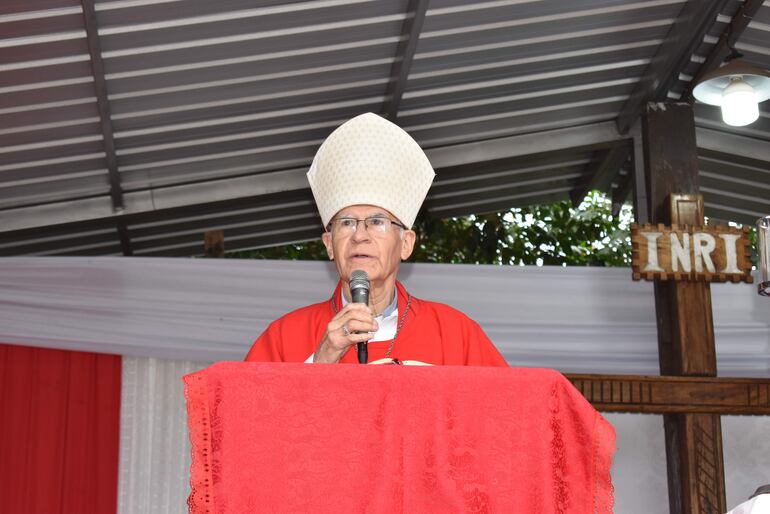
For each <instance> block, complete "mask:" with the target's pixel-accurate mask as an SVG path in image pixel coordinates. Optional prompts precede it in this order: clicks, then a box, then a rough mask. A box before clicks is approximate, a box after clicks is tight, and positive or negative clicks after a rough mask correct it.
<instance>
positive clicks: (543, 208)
mask: <svg viewBox="0 0 770 514" xmlns="http://www.w3.org/2000/svg"><path fill="white" fill-rule="evenodd" d="M632 218H633V216H632V212H631V207H630V206H627V205H626V206H623V208H622V209H621V212H620V215H619V216H618V217H617V218H615V217H613V216H612V202H611V200H610V199H608V198H607V197H606V195H604V194H603V193H601V192H598V191H592V192H591V193H589V194H588V195H587V196H586V199H585V200H584V201H583V203H582V204H581V205H580V206H578V207H577V208H573V207H572V204H571V203H570V202H569V201H563V202H558V203H553V204H550V205H533V206H529V207H521V208H514V209H511V210H509V211H504V212H497V213H489V214H480V215H470V216H461V217H456V218H448V219H439V218H434V217H432V216H431V215H430V213H429V212H427V211H423V212H421V213H420V215H419V216H418V218H417V221H416V223H415V231H416V232H417V244H416V245H415V251H414V253H413V254H412V257H411V258H410V261H413V262H447V263H477V264H513V265H524V264H534V265H544V264H546V265H570V266H630V264H631V236H630V224H631V221H632ZM226 256H227V257H233V258H251V259H291V260H296V259H303V260H326V259H327V256H326V250H325V248H324V246H323V244H322V243H321V241H320V240H315V241H309V242H306V243H297V244H291V245H285V246H279V247H273V248H263V249H258V250H251V251H240V252H232V253H228V254H226Z"/></svg>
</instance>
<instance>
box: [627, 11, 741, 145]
mask: <svg viewBox="0 0 770 514" xmlns="http://www.w3.org/2000/svg"><path fill="white" fill-rule="evenodd" d="M726 3H727V0H711V1H708V2H707V1H697V0H689V1H688V2H687V3H686V4H685V5H684V7H683V8H682V11H681V12H680V13H679V16H678V17H677V18H676V20H675V21H674V23H673V25H672V26H671V30H669V32H668V34H667V35H666V38H665V39H664V41H663V43H661V45H660V47H658V52H657V53H656V54H655V56H654V57H653V58H652V59H651V60H650V64H649V65H648V67H647V69H646V70H645V72H644V74H643V76H642V78H641V79H640V80H639V83H638V84H637V85H636V88H634V90H633V92H632V93H631V95H630V96H629V97H628V100H626V103H625V104H624V105H623V108H622V109H621V111H620V114H619V115H618V119H617V124H618V131H619V132H620V133H621V134H626V133H627V132H628V130H629V129H630V128H631V126H632V125H633V124H634V123H635V122H636V120H637V119H638V118H639V116H640V115H641V114H642V112H643V110H644V108H645V105H646V104H647V103H648V102H658V101H663V100H665V99H666V96H667V95H668V90H669V89H671V86H672V85H673V84H674V82H675V81H676V79H677V78H678V77H679V72H680V71H681V70H682V69H683V68H684V66H685V64H686V63H687V62H689V60H690V57H691V56H692V54H693V53H694V52H695V50H696V49H697V48H698V46H699V45H700V44H701V42H702V41H703V37H704V36H705V35H706V33H707V32H708V30H709V28H711V26H712V25H713V24H714V22H715V21H716V18H717V16H718V15H719V13H720V12H721V10H722V8H723V7H724V6H725V4H726Z"/></svg>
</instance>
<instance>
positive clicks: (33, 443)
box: [0, 344, 121, 514]
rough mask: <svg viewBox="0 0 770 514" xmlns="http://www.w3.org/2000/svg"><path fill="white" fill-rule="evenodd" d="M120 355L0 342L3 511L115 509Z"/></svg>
mask: <svg viewBox="0 0 770 514" xmlns="http://www.w3.org/2000/svg"><path fill="white" fill-rule="evenodd" d="M120 373H121V358H120V356H117V355H103V354H96V353H85V352H70V351H62V350H51V349H46V348H29V347H25V346H14V345H7V344H0V412H1V413H2V423H0V498H2V500H0V501H1V502H2V507H1V508H0V511H2V512H9V513H24V514H36V513H40V514H56V513H61V514H65V513H66V514H69V513H89V514H115V512H116V510H117V498H118V443H119V438H120V433H119V427H120Z"/></svg>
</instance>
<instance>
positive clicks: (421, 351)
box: [246, 113, 507, 366]
mask: <svg viewBox="0 0 770 514" xmlns="http://www.w3.org/2000/svg"><path fill="white" fill-rule="evenodd" d="M434 176H435V173H434V171H433V168H432V167H431V165H430V162H429V161H428V158H427V157H426V155H425V153H424V152H423V151H422V149H421V148H420V147H419V145H418V144H417V143H416V142H415V141H414V139H412V138H411V136H409V134H407V133H406V132H405V131H403V130H402V129H401V128H399V127H398V126H396V125H394V124H393V123H391V122H389V121H387V120H385V119H383V118H381V117H380V116H377V115H376V114H372V113H366V114H362V115H360V116H357V117H355V118H353V119H351V120H349V121H348V122H346V123H344V124H343V125H341V126H340V127H338V128H337V129H336V130H335V131H334V132H333V133H332V134H331V135H330V136H329V137H328V138H327V139H326V141H324V143H323V144H322V145H321V147H320V148H319V150H318V152H317V153H316V156H315V158H314V159H313V164H312V165H311V167H310V171H309V172H308V181H309V182H310V187H311V189H312V191H313V196H314V197H315V201H316V204H317V205H318V210H319V212H320V214H321V220H322V221H323V224H324V226H325V227H326V232H324V233H323V235H322V238H323V242H324V245H325V246H326V251H327V253H328V254H329V259H331V260H333V261H334V263H335V264H336V267H337V273H338V274H339V277H340V281H339V283H338V284H337V288H336V290H335V291H334V294H333V295H332V297H331V299H329V300H327V301H325V302H321V303H318V304H315V305H310V306H307V307H303V308H301V309H298V310H296V311H293V312H290V313H289V314H286V315H285V316H283V317H282V318H280V319H278V320H276V321H274V322H273V323H271V324H270V326H269V327H268V328H267V330H266V331H265V332H264V333H263V334H262V335H261V336H260V337H259V339H257V341H256V342H255V343H254V345H253V346H252V348H251V351H249V354H248V356H247V357H246V360H247V361H284V362H303V361H304V362H313V363H336V362H349V363H353V362H357V356H356V351H355V349H354V350H353V351H350V349H351V347H354V346H355V345H356V344H357V343H367V347H368V355H369V362H372V361H378V360H382V359H386V360H387V361H388V362H392V361H395V362H405V361H406V362H408V361H418V362H422V363H427V364H455V365H478V366H485V365H491V366H505V365H507V364H506V362H505V359H503V357H502V356H501V355H500V353H499V352H498V351H497V349H496V348H495V347H494V345H493V344H492V343H491V342H490V341H489V339H488V338H487V336H486V335H485V334H484V332H483V331H482V330H481V328H480V327H479V325H478V324H477V323H476V322H475V321H473V320H471V319H470V318H468V317H467V316H466V315H465V314H463V313H461V312H460V311H458V310H456V309H453V308H452V307H449V306H447V305H444V304H440V303H435V302H429V301H425V300H420V299H417V298H415V297H413V296H412V295H410V294H409V293H408V292H407V290H406V288H404V286H403V284H401V283H400V282H399V281H398V280H397V274H398V268H399V264H400V262H401V261H402V260H404V259H407V258H408V257H409V256H410V255H411V254H412V249H413V248H414V244H415V239H416V235H415V233H414V231H412V230H411V226H412V224H413V223H414V220H415V218H416V216H417V212H418V211H419V209H420V206H421V205H422V202H423V200H424V199H425V196H426V194H427V193H428V189H429V188H430V184H431V183H432V182H433V177H434ZM355 270H362V271H365V272H366V273H367V275H368V277H369V280H370V294H369V304H368V305H364V304H363V303H352V302H351V292H350V285H349V281H350V278H351V275H352V273H353V271H355Z"/></svg>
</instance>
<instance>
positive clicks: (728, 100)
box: [722, 77, 759, 127]
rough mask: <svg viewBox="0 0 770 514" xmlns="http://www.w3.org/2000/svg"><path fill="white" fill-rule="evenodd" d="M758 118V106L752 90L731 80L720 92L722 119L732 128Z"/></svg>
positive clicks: (736, 80) (741, 83)
mask: <svg viewBox="0 0 770 514" xmlns="http://www.w3.org/2000/svg"><path fill="white" fill-rule="evenodd" d="M757 118H759V106H757V95H756V93H754V88H753V87H751V86H750V85H748V84H747V83H746V82H744V81H743V80H741V78H740V77H738V78H733V79H731V80H730V83H729V84H728V85H727V87H726V88H725V90H724V91H722V119H723V120H724V122H725V123H727V124H728V125H732V126H733V127H742V126H744V125H748V124H749V123H752V122H754V121H756V120H757Z"/></svg>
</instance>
